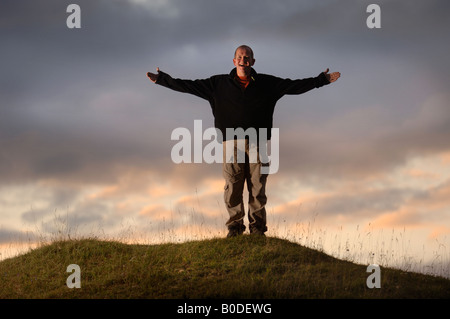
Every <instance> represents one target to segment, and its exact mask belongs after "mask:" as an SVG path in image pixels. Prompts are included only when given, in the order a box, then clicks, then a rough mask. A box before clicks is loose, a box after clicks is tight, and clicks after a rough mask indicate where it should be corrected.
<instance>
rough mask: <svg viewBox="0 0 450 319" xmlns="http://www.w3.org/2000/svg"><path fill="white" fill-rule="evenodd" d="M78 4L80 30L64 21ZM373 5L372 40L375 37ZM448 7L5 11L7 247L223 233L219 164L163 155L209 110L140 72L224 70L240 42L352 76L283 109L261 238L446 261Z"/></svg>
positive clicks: (291, 68)
mask: <svg viewBox="0 0 450 319" xmlns="http://www.w3.org/2000/svg"><path fill="white" fill-rule="evenodd" d="M70 3H77V4H78V5H79V6H80V8H81V28H80V29H69V28H68V27H67V25H66V19H67V17H68V16H69V15H70V13H67V12H66V8H67V6H68V5H69V4H70ZM370 3H377V4H378V5H379V6H380V8H381V28H380V29H369V28H368V27H367V25H366V19H367V17H368V16H369V14H370V13H367V12H366V9H367V6H368V5H369V4H370ZM449 9H450V4H449V2H448V1H445V0H429V1H422V0H420V1H419V0H414V1H393V0H378V1H365V0H321V1H298V0H280V1H265V0H261V1H245V0H244V1H242V0H239V1H234V0H227V1H216V0H214V1H207V0H148V1H145V0H115V1H112V0H110V1H106V0H105V1H85V0H77V1H60V0H53V1H52V0H43V1H32V0H29V1H25V0H20V1H12V0H11V1H8V0H3V1H2V2H1V4H0V37H1V50H0V65H1V73H0V81H1V82H0V101H1V104H0V243H1V244H3V245H4V246H7V245H8V243H10V242H11V241H14V240H16V241H17V240H28V241H32V240H34V239H36V238H39V236H44V235H47V234H55V233H58V232H64V231H66V232H72V233H77V234H90V235H94V236H110V237H115V238H126V239H132V238H140V239H144V240H147V241H158V240H178V241H179V240H186V239H192V238H194V239H195V238H203V237H207V236H223V235H225V227H224V223H225V221H226V219H227V212H226V210H225V207H224V204H223V195H222V192H223V186H224V182H223V179H222V175H221V166H220V164H206V163H203V164H175V163H173V162H172V160H171V157H170V153H171V149H172V147H173V146H174V145H175V144H176V141H172V140H171V132H172V131H173V130H174V129H176V128H178V127H186V128H188V129H189V130H193V125H194V120H196V119H199V120H202V123H203V129H206V128H208V127H211V126H212V125H213V117H212V113H211V109H210V106H209V105H208V103H207V102H205V101H204V100H200V99H198V98H196V97H194V96H190V95H187V94H181V93H177V92H174V91H170V90H168V89H165V88H163V87H161V86H158V85H154V84H153V83H151V82H150V81H149V80H148V79H147V78H146V76H145V73H146V72H147V71H154V70H155V69H156V67H159V68H160V69H161V70H162V71H165V72H167V73H169V74H171V75H172V76H173V77H178V78H187V79H197V78H207V77H209V76H211V75H214V74H222V73H229V72H230V70H231V69H232V68H233V64H232V58H233V53H234V50H235V48H236V47H237V46H239V45H241V44H248V45H250V46H251V47H252V48H253V50H254V52H255V59H256V64H255V66H254V67H255V69H256V70H257V72H259V73H268V74H273V75H276V76H279V77H284V78H293V79H294V78H304V77H311V76H316V75H318V74H319V73H320V72H321V71H324V70H325V69H326V68H330V71H332V72H333V71H339V72H341V74H342V77H341V78H340V79H339V80H338V81H337V82H336V83H334V84H332V85H329V86H326V87H323V88H320V89H316V90H313V91H310V92H308V93H306V94H303V95H300V96H286V97H284V98H283V99H282V100H280V101H279V103H278V104H277V108H276V110H275V115H274V127H276V128H279V130H280V131H279V132H280V138H279V144H280V154H279V158H280V167H279V170H278V172H277V173H276V174H273V175H270V176H269V181H268V206H267V209H268V215H269V216H268V218H269V224H268V227H269V232H268V235H270V234H272V235H278V236H287V237H288V236H291V237H292V239H295V240H299V241H302V240H306V239H305V238H307V237H308V234H309V235H310V236H311V235H312V233H313V232H314V234H315V236H316V238H315V239H314V241H313V243H312V244H313V245H316V246H327V245H328V246H327V247H324V248H326V249H331V250H333V249H334V250H335V252H336V249H341V248H340V246H339V248H337V247H333V244H332V243H336V240H335V239H336V237H337V236H339V238H340V240H342V241H343V242H345V243H346V245H347V246H349V245H350V247H347V248H346V250H345V251H349V250H350V251H351V250H355V251H354V252H353V253H355V254H356V250H359V249H360V248H361V247H359V248H357V247H356V246H364V247H365V248H366V250H375V249H381V250H383V249H384V250H385V252H386V251H387V250H389V249H391V246H389V245H388V243H390V244H391V245H393V243H395V242H397V243H398V242H401V244H402V246H403V249H404V250H403V251H400V252H398V253H396V256H397V258H400V257H402V256H405V255H407V254H409V253H410V252H411V251H413V250H417V251H418V252H419V254H423V255H425V254H427V255H428V254H430V255H431V256H434V257H436V250H439V249H441V248H442V247H443V246H446V247H447V248H448V247H450V241H449V239H448V237H449V235H450V138H449V137H450V94H449V92H448V85H449V83H450V81H449V74H450V62H449V59H448V54H449V52H450V50H449V49H450V41H449V40H450V39H449V36H448V30H450V20H449V19H448V14H449V12H450V11H449ZM312 224H314V230H312V227H311V225H312ZM355 231H356V232H355ZM369 234H371V235H369ZM373 234H376V235H373ZM382 234H384V235H382ZM386 234H388V235H387V236H385V235H386ZM333 236H334V237H333ZM368 236H369V237H368ZM370 236H373V237H370ZM383 236H384V237H383ZM325 237H328V238H329V239H328V240H326V239H324V238H325ZM341 237H343V238H341ZM333 238H334V239H333ZM327 241H330V242H331V244H330V243H327ZM388 246H389V247H388ZM404 246H407V248H404ZM361 249H362V248H361ZM445 254H446V256H447V257H448V256H449V252H448V250H447V252H446V253H445ZM380 258H381V257H380ZM420 258H422V256H419V259H420Z"/></svg>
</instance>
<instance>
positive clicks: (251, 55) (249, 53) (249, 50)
mask: <svg viewBox="0 0 450 319" xmlns="http://www.w3.org/2000/svg"><path fill="white" fill-rule="evenodd" d="M241 50H242V51H245V52H246V53H247V55H248V56H249V57H250V58H251V59H253V58H254V56H253V50H252V48H250V47H249V46H248V45H241V46H239V47H238V48H237V49H236V51H234V57H235V58H236V54H237V53H238V51H241Z"/></svg>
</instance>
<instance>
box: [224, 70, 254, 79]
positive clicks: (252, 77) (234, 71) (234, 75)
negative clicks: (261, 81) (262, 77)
mask: <svg viewBox="0 0 450 319" xmlns="http://www.w3.org/2000/svg"><path fill="white" fill-rule="evenodd" d="M236 76H237V71H236V68H234V69H233V70H231V72H230V77H231V78H232V79H234V78H235V77H236ZM257 76H258V73H256V71H255V69H253V68H252V71H251V73H250V77H251V79H252V80H253V81H256V77H257Z"/></svg>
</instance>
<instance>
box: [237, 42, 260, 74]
mask: <svg viewBox="0 0 450 319" xmlns="http://www.w3.org/2000/svg"><path fill="white" fill-rule="evenodd" d="M233 63H234V66H235V67H236V70H237V73H238V75H240V76H243V75H245V76H248V75H250V73H251V69H252V66H253V65H254V64H255V59H253V56H252V53H251V52H250V50H248V49H244V48H238V49H237V50H236V55H235V56H234V59H233Z"/></svg>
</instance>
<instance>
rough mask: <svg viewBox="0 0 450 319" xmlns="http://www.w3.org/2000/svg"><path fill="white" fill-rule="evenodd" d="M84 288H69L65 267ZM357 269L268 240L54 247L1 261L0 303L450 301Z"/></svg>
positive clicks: (442, 293)
mask: <svg viewBox="0 0 450 319" xmlns="http://www.w3.org/2000/svg"><path fill="white" fill-rule="evenodd" d="M70 264H77V265H79V266H80V269H81V288H80V289H76V288H73V289H69V288H68V287H67V285H66V280H67V278H68V277H69V276H70V275H71V273H68V272H66V269H67V266H68V265H70ZM367 266H368V265H356V264H353V263H350V262H347V261H342V260H338V259H335V258H333V257H330V256H328V255H326V254H324V253H321V252H319V251H315V250H312V249H309V248H305V247H303V246H300V245H298V244H295V243H292V242H289V241H286V240H282V239H278V238H271V237H267V238H265V237H255V236H250V235H245V236H240V237H237V238H231V239H212V240H203V241H193V242H187V243H181V244H160V245H127V244H123V243H118V242H114V241H99V240H95V239H79V240H67V241H60V242H54V243H51V244H49V245H45V246H43V247H41V248H38V249H35V250H32V251H30V252H29V253H27V254H24V255H21V256H18V257H15V258H11V259H7V260H4V261H2V262H0V282H1V284H0V298H2V299H5V298H32V299H40V298H57V299H61V298H62V299H65V298H83V299H86V298H87V299H91V298H94V299H97V298H101V299H104V298H107V299H112V298H121V299H123V298H190V299H194V298H257V299H259V298H264V299H266V298H271V299H278V298H283V299H285V298H286V299H287V298H449V297H450V280H448V279H444V278H439V277H433V276H427V275H422V274H416V273H408V272H404V271H400V270H394V269H388V268H383V267H381V288H379V289H377V288H374V289H369V288H367V286H366V279H367V277H368V276H369V275H370V273H367V272H366V269H367Z"/></svg>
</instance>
